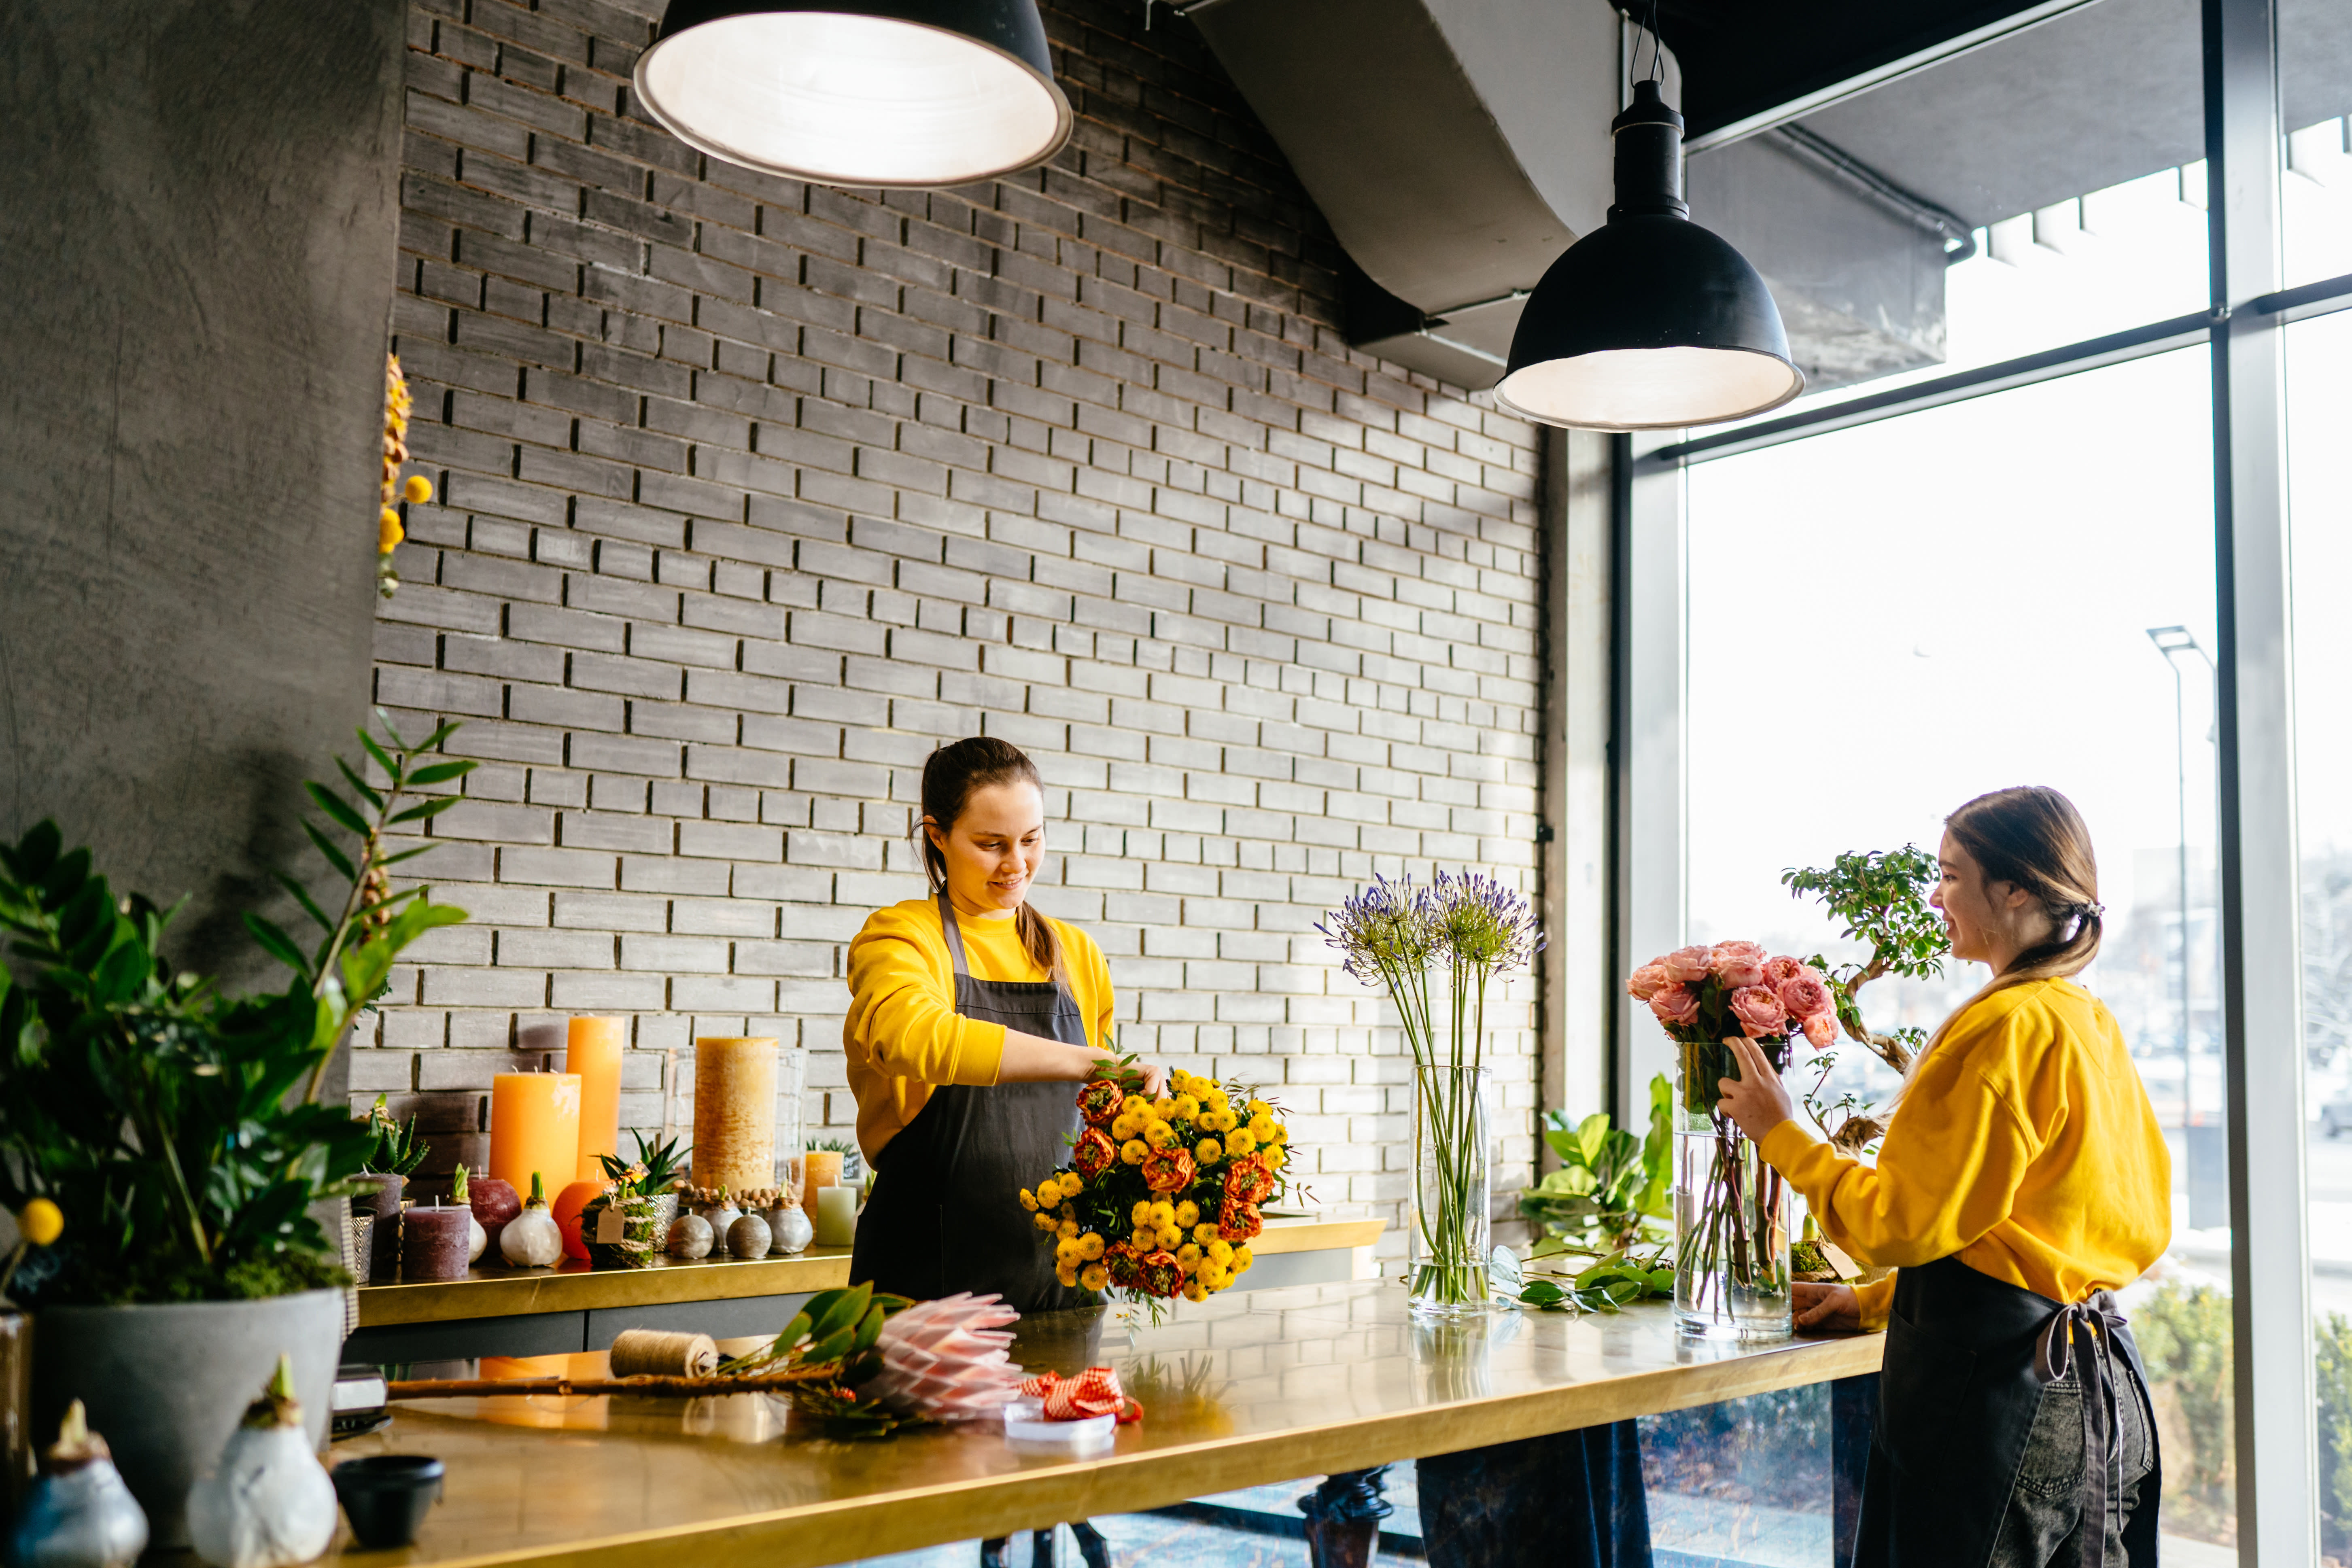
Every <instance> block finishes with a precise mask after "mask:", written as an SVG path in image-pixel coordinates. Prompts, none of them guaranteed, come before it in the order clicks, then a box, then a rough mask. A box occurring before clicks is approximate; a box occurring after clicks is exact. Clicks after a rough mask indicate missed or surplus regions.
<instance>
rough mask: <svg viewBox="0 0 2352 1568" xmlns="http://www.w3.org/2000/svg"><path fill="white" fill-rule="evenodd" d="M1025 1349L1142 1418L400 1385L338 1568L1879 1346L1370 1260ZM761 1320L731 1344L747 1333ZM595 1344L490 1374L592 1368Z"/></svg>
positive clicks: (1078, 1487) (1087, 1492) (638, 1541)
mask: <svg viewBox="0 0 2352 1568" xmlns="http://www.w3.org/2000/svg"><path fill="white" fill-rule="evenodd" d="M1022 1331H1023V1339H1022V1342H1021V1344H1020V1346H1019V1347H1017V1348H1016V1351H1015V1355H1016V1357H1017V1358H1018V1359H1020V1360H1021V1361H1022V1362H1023V1363H1024V1364H1025V1365H1028V1366H1030V1367H1032V1368H1038V1367H1053V1368H1055V1370H1059V1371H1063V1372H1075V1371H1076V1370H1077V1369H1078V1368H1080V1367H1081V1366H1083V1365H1085V1364H1087V1363H1090V1362H1091V1363H1104V1364H1108V1365H1110V1366H1112V1367H1115V1368H1116V1369H1117V1370H1118V1374H1119V1377H1120V1379H1121V1381H1122V1382H1123V1383H1124V1384H1125V1385H1126V1387H1127V1389H1128V1391H1129V1393H1130V1394H1134V1395H1136V1396H1137V1397H1138V1398H1139V1399H1140V1400H1142V1402H1143V1403H1144V1405H1145V1407H1146V1412H1147V1414H1146V1415H1145V1418H1144V1419H1143V1420H1142V1421H1141V1422H1140V1423H1139V1424H1137V1425H1135V1426H1125V1427H1121V1428H1120V1429H1119V1431H1118V1440H1117V1444H1116V1446H1115V1447H1113V1448H1111V1449H1110V1450H1109V1451H1108V1452H1106V1453H1103V1454H1101V1455H1098V1456H1097V1457H1092V1458H1066V1457H1061V1456H1057V1455H1051V1456H1045V1457H1040V1456H1035V1455H1032V1454H1024V1453H1015V1452H1013V1450H1012V1449H1011V1447H1009V1446H1008V1445H1007V1444H1006V1442H1005V1440H1004V1437H1003V1433H1002V1432H1001V1431H1000V1430H997V1429H994V1428H992V1427H982V1428H973V1429H968V1430H964V1431H948V1430H941V1429H937V1428H931V1429H922V1430H914V1431H908V1432H902V1433H900V1434H898V1436H893V1437H888V1438H884V1439H879V1440H872V1441H862V1442H836V1441H831V1440H828V1439H825V1438H824V1437H821V1436H817V1435H816V1434H815V1433H814V1432H812V1431H809V1430H806V1429H805V1428H804V1426H803V1424H802V1423H801V1422H800V1421H799V1420H798V1419H797V1418H796V1417H793V1416H791V1415H789V1413H788V1412H787V1410H786V1408H785V1407H784V1406H783V1405H782V1403H781V1402H779V1401H777V1400H775V1399H773V1398H772V1397H771V1396H769V1395H766V1394H738V1395H731V1396H728V1397H723V1398H712V1399H700V1400H693V1401H687V1400H676V1399H672V1400H658V1399H652V1398H638V1397H617V1396H608V1397H575V1398H568V1399H559V1398H553V1397H546V1396H515V1397H494V1398H477V1399H450V1400H436V1401H429V1402H417V1403H406V1404H403V1405H397V1406H395V1407H394V1408H395V1411H396V1415H395V1416H394V1420H393V1423H392V1425H391V1426H388V1427H387V1428H385V1429H384V1430H383V1431H382V1432H379V1433H375V1434H373V1435H371V1436H365V1437H361V1438H355V1439H352V1440H351V1441H349V1442H344V1443H340V1444H337V1445H336V1446H335V1454H336V1456H337V1457H348V1456H352V1455H357V1454H367V1453H406V1454H431V1455H435V1456H437V1457H438V1458H441V1459H443V1460H444V1461H446V1464H447V1466H448V1478H447V1482H446V1494H445V1500H444V1501H443V1503H442V1504H441V1505H440V1506H439V1507H438V1508H436V1510H434V1511H433V1513H432V1515H431V1516H430V1518H429V1519H428V1520H427V1521H426V1522H425V1528H424V1531H423V1533H422V1534H421V1535H420V1537H419V1538H418V1541H417V1543H416V1544H415V1545H414V1546H412V1547H409V1548H407V1549H405V1550H403V1551H400V1552H381V1553H358V1552H353V1553H350V1554H349V1556H350V1558H351V1560H352V1563H353V1564H354V1568H361V1565H365V1568H376V1565H378V1564H382V1565H383V1568H395V1565H400V1568H408V1565H413V1568H491V1565H494V1564H495V1565H505V1564H515V1563H534V1564H541V1563H544V1564H556V1565H561V1568H592V1565H593V1568H636V1565H640V1564H643V1565H646V1568H654V1565H656V1564H665V1565H673V1568H674V1565H675V1564H676V1563H681V1562H689V1561H690V1562H692V1563H695V1564H696V1568H819V1565H823V1564H831V1563H844V1562H849V1561H854V1560H856V1559H858V1558H863V1557H871V1556H877V1555H880V1554H883V1553H886V1552H905V1551H911V1550H914V1549H916V1548H919V1547H923V1546H929V1545H936V1544H939V1543H940V1542H950V1541H960V1540H966V1539H970V1538H971V1537H975V1536H984V1535H998V1534H1003V1533H1005V1532H1007V1531H1013V1530H1019V1529H1030V1528H1034V1527H1039V1526H1043V1525H1046V1524H1049V1523H1053V1522H1055V1521H1062V1520H1070V1519H1084V1518H1087V1517H1088V1516H1089V1515H1092V1514H1097V1513H1119V1512H1130V1511H1134V1510H1139V1509H1148V1508H1157V1507H1160V1506H1163V1505H1166V1504H1169V1503H1172V1502H1177V1501H1180V1500H1184V1499H1187V1498H1194V1497H1200V1496H1203V1495H1205V1494H1208V1493H1213V1492H1218V1491H1223V1490H1228V1489H1234V1488H1238V1487H1244V1486H1251V1485H1255V1484H1258V1483H1262V1482H1268V1481H1276V1480H1286V1479H1295V1478H1297V1477H1302V1476H1310V1475H1320V1474H1325V1473H1328V1472H1330V1471H1334V1470H1347V1469H1360V1468H1367V1467H1370V1466H1372V1465H1378V1464H1384V1463H1388V1462H1390V1461H1392V1460H1397V1459H1404V1458H1419V1457H1422V1456H1425V1455H1430V1454H1439V1453H1448V1452H1452V1451H1455V1450H1458V1449H1462V1448H1467V1447H1480V1446H1483V1445H1486V1444H1489V1443H1497V1442H1507V1441H1510V1440H1513V1439H1517V1438H1522V1437H1529V1436H1538V1435H1540V1434H1543V1433H1549V1432H1558V1431H1564V1430H1567V1429H1570V1428H1572V1427H1578V1426H1591V1425H1595V1424H1597V1423H1601V1422H1607V1421H1615V1420H1621V1419H1623V1418H1625V1417H1627V1416H1631V1415H1643V1414H1653V1413H1655V1412H1659V1411H1664V1410H1675V1409H1682V1408H1685V1407H1687V1406H1690V1405H1706V1404H1712V1403H1714V1402H1716V1401H1718V1400H1724V1399H1735V1398H1739V1397H1743V1396H1745V1395H1748V1394H1761V1393H1766V1392H1769V1391H1770V1390H1774V1389H1780V1388H1790V1387H1795V1386H1798V1385H1800V1384H1809V1383H1818V1382H1822V1381H1824V1380H1827V1379H1830V1378H1837V1377H1850V1376H1853V1375H1855V1374H1858V1373H1868V1372H1874V1371H1876V1370H1877V1369H1878V1364H1879V1355H1880V1350H1881V1343H1882V1336H1878V1335H1862V1336H1855V1337H1852V1338H1838V1339H1823V1340H1812V1341H1796V1342H1782V1343H1779V1344H1772V1345H1745V1346H1743V1345H1738V1344H1732V1345H1716V1344H1706V1343H1701V1344H1692V1343H1689V1342H1684V1341H1682V1340H1680V1339H1679V1338H1678V1336H1677V1335H1676V1334H1675V1329H1674V1324H1673V1321H1672V1318H1671V1316H1670V1313H1669V1309H1668V1308H1667V1307H1665V1306H1664V1304H1660V1303H1647V1304H1643V1305H1642V1306H1639V1307H1635V1308H1632V1309H1629V1310H1626V1311H1623V1312H1622V1313H1616V1314H1611V1315H1594V1316H1589V1317H1580V1318H1577V1317H1568V1316H1564V1315H1557V1314H1551V1313H1538V1312H1525V1313H1520V1312H1511V1311H1504V1312H1497V1313H1494V1314H1491V1315H1486V1316H1481V1317H1475V1318H1472V1319H1469V1320H1466V1321H1414V1320H1413V1319H1412V1314H1411V1313H1410V1312H1409V1310H1407V1307H1406V1304H1405V1296H1404V1292H1403V1290H1402V1289H1401V1288H1400V1287H1398V1286H1396V1285H1394V1284H1390V1283H1385V1282H1374V1281H1360V1282H1356V1283H1352V1284H1345V1285H1304V1286H1295V1287H1289V1288H1275V1289H1264V1290H1255V1291H1239V1290H1236V1291H1231V1292H1228V1293H1226V1294H1224V1295H1222V1296H1218V1297H1215V1298H1213V1299H1212V1300H1208V1301H1206V1302H1202V1303H1200V1304H1198V1305H1192V1304H1184V1303H1179V1304H1177V1306H1176V1309H1175V1310H1174V1312H1173V1313H1172V1314H1171V1317H1170V1319H1169V1321H1167V1322H1166V1323H1164V1324H1162V1325H1161V1326H1160V1327H1158V1328H1153V1327H1150V1325H1149V1324H1148V1323H1147V1322H1144V1321H1139V1318H1136V1319H1129V1318H1128V1317H1123V1316H1122V1314H1121V1313H1120V1312H1119V1311H1118V1310H1112V1311H1111V1312H1109V1313H1108V1314H1104V1313H1099V1312H1089V1313H1055V1314H1049V1315H1045V1316H1040V1317H1038V1318H1034V1319H1031V1320H1028V1321H1025V1322H1024V1324H1023V1325H1022ZM751 1343H752V1342H750V1341H744V1342H738V1346H739V1348H740V1347H743V1346H748V1345H749V1344H751ZM603 1368H604V1356H603V1355H602V1354H601V1353H587V1354H582V1355H575V1356H550V1357H532V1358H527V1359H518V1360H513V1361H506V1362H486V1363H484V1366H483V1372H484V1373H485V1375H512V1376H543V1375H547V1374H549V1373H567V1372H568V1373H572V1374H575V1375H586V1374H595V1373H601V1372H602V1370H603Z"/></svg>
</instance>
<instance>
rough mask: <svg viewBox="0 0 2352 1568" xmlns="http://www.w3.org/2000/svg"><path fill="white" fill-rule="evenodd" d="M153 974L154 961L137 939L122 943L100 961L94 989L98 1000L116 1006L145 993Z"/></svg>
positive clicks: (143, 944)
mask: <svg viewBox="0 0 2352 1568" xmlns="http://www.w3.org/2000/svg"><path fill="white" fill-rule="evenodd" d="M154 973H155V961H154V959H153V958H152V957H151V956H149V954H148V952H147V947H146V944H145V943H143V942H138V941H136V940H133V941H130V942H123V943H122V944H121V945H120V946H118V947H116V948H115V949H114V950H113V951H111V952H109V953H108V954H107V955H106V956H105V958H103V959H102V960H100V963H99V965H98V973H97V974H96V976H95V977H94V989H95V990H96V992H97V994H98V996H99V999H100V1001H102V1002H104V1003H106V1004H108V1005H120V1004H121V1003H124V1002H128V1001H130V1000H131V998H133V997H135V996H137V995H138V994H140V993H141V992H142V991H143V990H145V989H146V985H147V982H148V980H149V979H150V978H151V977H152V976H153V974H154Z"/></svg>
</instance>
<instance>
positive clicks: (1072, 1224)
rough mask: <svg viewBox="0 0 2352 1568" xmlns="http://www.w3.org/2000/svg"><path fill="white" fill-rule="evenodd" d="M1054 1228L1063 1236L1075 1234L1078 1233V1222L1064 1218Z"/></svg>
mask: <svg viewBox="0 0 2352 1568" xmlns="http://www.w3.org/2000/svg"><path fill="white" fill-rule="evenodd" d="M1054 1228H1055V1230H1056V1231H1058V1232H1059V1233H1060V1234H1061V1235H1063V1236H1065V1237H1072V1236H1076V1235H1077V1234H1078V1222H1077V1221H1076V1220H1074V1219H1066V1220H1064V1221H1063V1222H1062V1223H1061V1224H1059V1225H1057V1226H1055V1227H1054Z"/></svg>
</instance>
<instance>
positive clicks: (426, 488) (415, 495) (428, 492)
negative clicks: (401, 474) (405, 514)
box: [400, 474, 433, 505]
mask: <svg viewBox="0 0 2352 1568" xmlns="http://www.w3.org/2000/svg"><path fill="white" fill-rule="evenodd" d="M400 495H401V499H402V500H407V501H412V502H415V503H416V504H418V505H422V504H423V503H425V501H429V500H432V499H433V481H432V480H431V479H426V478H425V476H424V475H423V474H411V475H409V476H408V482H407V483H405V484H404V485H402V486H401V487H400Z"/></svg>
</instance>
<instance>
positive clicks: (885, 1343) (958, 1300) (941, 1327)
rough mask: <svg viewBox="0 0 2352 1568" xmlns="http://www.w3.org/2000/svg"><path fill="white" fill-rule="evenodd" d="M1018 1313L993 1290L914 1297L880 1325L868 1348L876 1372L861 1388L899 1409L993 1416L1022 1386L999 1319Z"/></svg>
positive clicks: (955, 1417)
mask: <svg viewBox="0 0 2352 1568" xmlns="http://www.w3.org/2000/svg"><path fill="white" fill-rule="evenodd" d="M1020 1316H1021V1314H1020V1313H1018V1312H1016V1311H1014V1310H1013V1309H1012V1308H1010V1307H1008V1306H1006V1305H1004V1304H1003V1302H1002V1301H1000V1300H997V1298H996V1297H994V1296H975V1295H973V1294H972V1293H971V1291H969V1290H959V1291H957V1292H956V1293H955V1294H954V1295H952V1296H945V1297H942V1298H940V1300H936V1301H918V1302H916V1303H915V1304H914V1305H913V1306H911V1307H908V1309H907V1310H904V1311H902V1312H898V1313H895V1314H893V1315H892V1316H891V1317H890V1318H888V1319H887V1320H886V1321H884V1323H883V1324H882V1334H881V1337H880V1338H879V1339H877V1341H875V1345H874V1348H875V1350H876V1351H877V1353H879V1354H880V1356H881V1358H882V1366H881V1370H880V1371H878V1372H877V1373H875V1374H874V1375H873V1377H872V1378H871V1379H869V1380H868V1381H867V1383H866V1386H865V1388H864V1389H863V1390H861V1392H862V1393H866V1394H870V1395H871V1396H872V1397H873V1398H874V1399H875V1400H876V1401H877V1403H879V1404H881V1405H884V1406H885V1407H887V1408H888V1409H891V1410H894V1411H897V1412H898V1413H899V1414H901V1415H928V1416H929V1417H931V1418H932V1419H933V1420H935V1421H944V1422H957V1421H976V1420H980V1419H982V1418H984V1417H986V1416H990V1415H994V1414H996V1412H997V1411H998V1410H999V1409H1000V1408H1001V1407H1002V1406H1003V1404H1004V1402H1005V1401H1006V1400H1008V1399H1010V1398H1012V1397H1013V1394H1014V1392H1015V1391H1016V1390H1018V1389H1019V1388H1020V1386H1021V1369H1020V1368H1019V1367H1017V1366H1014V1365H1013V1363H1012V1354H1011V1347H1012V1344H1013V1336H1012V1335H1011V1334H1009V1333H1006V1332H1004V1328H1005V1325H1007V1324H1009V1323H1012V1322H1014V1321H1017V1320H1018V1319H1019V1318H1020Z"/></svg>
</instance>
